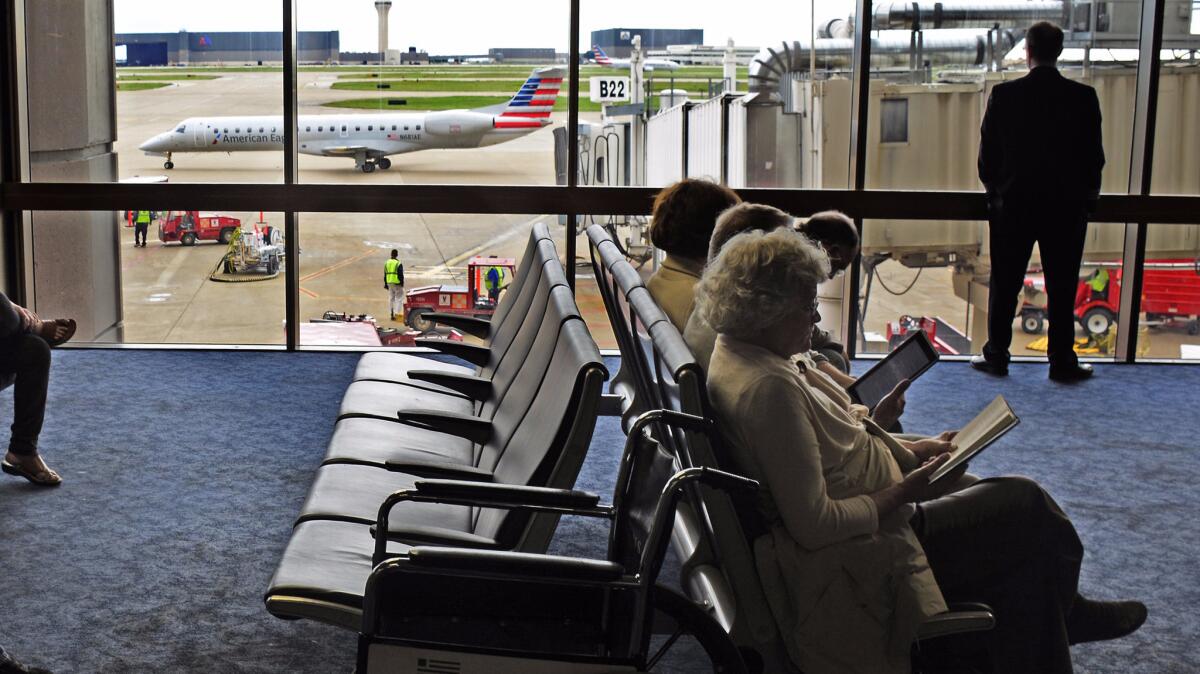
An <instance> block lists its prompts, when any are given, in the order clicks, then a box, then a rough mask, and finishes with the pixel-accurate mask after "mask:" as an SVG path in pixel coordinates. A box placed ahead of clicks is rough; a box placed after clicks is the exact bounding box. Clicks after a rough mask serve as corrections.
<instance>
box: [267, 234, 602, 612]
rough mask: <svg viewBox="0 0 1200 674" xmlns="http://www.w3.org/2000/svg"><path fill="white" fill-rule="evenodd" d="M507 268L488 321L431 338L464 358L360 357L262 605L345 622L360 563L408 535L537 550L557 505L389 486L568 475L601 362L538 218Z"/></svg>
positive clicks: (511, 484) (546, 483) (354, 602)
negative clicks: (421, 498) (513, 272)
mask: <svg viewBox="0 0 1200 674" xmlns="http://www.w3.org/2000/svg"><path fill="white" fill-rule="evenodd" d="M519 271H520V273H519V274H518V279H517V280H516V281H514V283H513V284H512V287H510V288H509V289H508V291H507V292H506V293H505V294H504V295H503V296H502V298H501V301H500V304H499V306H498V307H497V312H496V314H495V315H494V316H493V318H492V320H491V321H490V322H489V321H479V320H476V319H471V320H469V321H466V322H464V321H458V324H459V325H463V324H469V327H470V328H471V331H472V334H476V335H477V336H479V337H480V338H481V339H482V341H483V344H481V345H475V346H472V347H471V348H469V349H466V350H463V349H462V348H461V347H462V346H463V345H461V344H458V343H453V342H447V343H445V344H444V345H439V346H445V347H446V348H444V350H445V351H446V352H449V353H453V354H454V355H464V354H465V355H466V356H468V357H469V358H470V359H471V360H470V362H473V363H475V364H476V366H477V367H476V368H475V369H470V368H465V367H463V366H457V365H448V364H444V363H439V362H437V361H433V360H430V359H427V358H421V357H419V356H413V355H409V354H399V353H372V354H367V355H365V356H364V357H363V358H362V359H361V360H360V363H359V366H358V368H357V370H356V375H355V378H354V381H353V382H352V383H351V384H350V386H349V388H348V390H347V393H346V395H345V397H344V399H343V401H342V406H341V409H340V411H339V414H338V419H337V421H336V423H335V426H334V430H333V434H332V437H331V439H330V442H329V446H328V451H327V454H326V457H325V460H324V462H323V463H322V465H321V466H320V467H319V468H318V470H317V474H316V477H315V479H314V480H313V483H312V486H311V488H310V490H309V494H308V498H307V500H306V501H305V503H304V505H303V506H302V508H301V511H300V514H299V516H298V518H297V520H296V524H295V526H294V528H293V531H292V536H291V539H290V540H289V542H288V545H287V547H286V549H285V550H284V553H283V557H282V559H281V561H280V563H279V566H278V568H277V570H276V573H275V576H274V578H273V579H272V581H271V584H270V586H269V588H268V590H267V593H266V597H265V599H266V604H267V608H268V610H269V611H270V612H271V613H272V614H274V615H276V616H278V617H281V618H308V619H313V620H318V621H321V622H326V623H330V624H334V625H339V626H342V627H346V628H348V629H352V630H355V631H358V630H359V629H360V628H361V616H362V606H363V600H364V592H365V590H366V584H367V579H368V576H369V575H370V573H371V570H372V568H373V567H375V566H376V565H378V564H379V563H380V562H381V561H383V560H384V559H386V558H388V557H391V556H395V555H398V554H402V553H404V552H406V551H407V550H408V549H409V548H410V547H411V546H413V545H417V544H424V545H455V546H465V547H469V548H476V549H502V550H517V551H522V552H543V551H545V549H546V547H547V546H548V544H549V541H550V538H551V536H552V535H553V531H554V528H555V526H556V524H557V517H558V516H557V515H556V514H552V513H546V512H532V511H530V510H528V509H520V510H504V509H497V508H491V507H485V506H483V505H478V504H475V503H473V502H466V503H457V504H449V503H436V502H417V501H412V500H409V501H406V502H400V501H397V500H396V499H395V497H394V495H395V494H396V493H397V492H404V491H405V490H412V489H414V488H417V487H418V486H419V485H427V488H432V487H430V486H428V485H433V484H440V485H441V488H442V489H445V490H450V491H452V492H453V490H454V489H455V488H456V487H454V485H456V484H461V483H463V482H464V481H465V482H469V483H471V484H472V486H474V487H476V488H479V489H486V490H488V492H487V493H490V494H504V493H508V490H511V489H514V488H516V487H535V488H546V487H555V488H567V489H569V488H571V487H572V486H573V485H574V482H575V478H576V476H577V475H578V473H579V469H580V467H581V465H582V463H583V458H584V454H585V453H586V451H587V447H588V445H589V444H590V441H591V436H592V432H593V430H594V427H595V422H596V416H597V406H598V402H599V399H600V396H601V392H602V388H603V382H604V380H605V379H606V378H607V372H606V371H605V369H604V365H603V362H602V360H601V358H600V353H599V350H598V349H597V348H596V344H595V342H594V341H593V340H592V338H591V335H590V333H589V332H588V330H587V327H586V326H585V324H584V322H583V319H582V317H581V316H580V314H579V310H578V308H577V307H576V305H575V302H574V297H573V295H572V293H571V290H570V288H569V286H568V285H567V283H566V277H565V272H564V270H563V268H562V264H561V262H560V261H559V259H558V254H557V251H556V250H555V248H554V245H553V244H552V243H551V242H550V240H549V236H548V232H547V231H546V229H545V227H535V229H534V232H533V233H532V235H531V238H530V243H529V246H528V248H527V250H526V254H525V256H524V258H523V265H522V266H521V267H520V268H519ZM434 318H435V319H437V318H438V317H436V316H435V317H434ZM457 318H458V317H455V319H457ZM447 322H448V321H447ZM401 501H403V499H401Z"/></svg>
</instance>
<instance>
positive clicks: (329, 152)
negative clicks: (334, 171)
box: [321, 145, 379, 157]
mask: <svg viewBox="0 0 1200 674" xmlns="http://www.w3.org/2000/svg"><path fill="white" fill-rule="evenodd" d="M360 152H366V153H367V154H368V155H370V154H379V151H378V150H375V149H373V148H370V147H367V146H366V145H338V146H336V147H326V148H322V149H321V154H323V155H325V156H326V157H353V156H356V155H357V154H359V153H360Z"/></svg>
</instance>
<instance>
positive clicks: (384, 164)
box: [376, 157, 392, 171]
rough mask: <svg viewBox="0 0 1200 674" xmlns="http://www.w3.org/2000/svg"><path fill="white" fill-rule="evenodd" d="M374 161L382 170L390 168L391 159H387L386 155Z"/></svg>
mask: <svg viewBox="0 0 1200 674" xmlns="http://www.w3.org/2000/svg"><path fill="white" fill-rule="evenodd" d="M376 163H377V164H379V168H381V169H383V170H384V171H386V170H388V169H390V168H392V160H391V159H388V158H387V157H380V158H379V161H378V162H376Z"/></svg>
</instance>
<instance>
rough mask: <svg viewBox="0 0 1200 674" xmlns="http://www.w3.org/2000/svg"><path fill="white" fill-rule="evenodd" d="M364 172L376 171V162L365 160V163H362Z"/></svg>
mask: <svg viewBox="0 0 1200 674" xmlns="http://www.w3.org/2000/svg"><path fill="white" fill-rule="evenodd" d="M362 172H363V173H374V172H375V164H372V163H371V162H369V161H368V162H363V165H362Z"/></svg>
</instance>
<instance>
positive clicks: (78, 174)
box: [25, 0, 122, 341]
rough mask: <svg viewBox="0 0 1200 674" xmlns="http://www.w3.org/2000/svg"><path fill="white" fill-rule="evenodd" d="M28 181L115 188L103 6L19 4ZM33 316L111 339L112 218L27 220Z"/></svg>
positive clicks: (114, 282) (115, 263)
mask: <svg viewBox="0 0 1200 674" xmlns="http://www.w3.org/2000/svg"><path fill="white" fill-rule="evenodd" d="M25 8H26V14H25V27H26V44H27V45H28V48H27V73H28V88H27V91H28V102H29V105H28V110H29V112H28V119H27V122H28V129H29V168H30V178H31V179H32V180H33V181H35V182H88V183H103V182H115V181H116V180H117V157H116V155H115V154H113V151H112V149H113V146H112V144H113V141H114V140H116V134H117V129H116V98H115V96H116V94H115V91H114V88H113V82H114V81H115V77H116V73H115V72H114V67H115V66H114V64H113V45H112V36H113V8H112V0H38V1H37V2H27V3H26V4H25ZM32 229H33V264H34V269H33V285H34V287H33V289H32V290H33V292H32V296H33V299H34V307H35V308H36V310H37V311H38V312H39V313H41V314H43V315H45V316H48V317H60V316H71V317H74V318H75V319H76V320H78V321H79V332H78V334H77V335H76V340H79V341H113V340H118V339H120V335H119V331H120V324H121V316H122V310H121V269H120V256H119V249H118V245H119V238H118V233H119V230H118V224H117V218H116V214H115V213H113V212H111V211H94V212H88V211H83V212H58V211H49V212H45V211H43V212H37V213H34V214H33V225H32Z"/></svg>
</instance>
